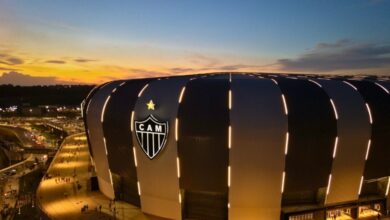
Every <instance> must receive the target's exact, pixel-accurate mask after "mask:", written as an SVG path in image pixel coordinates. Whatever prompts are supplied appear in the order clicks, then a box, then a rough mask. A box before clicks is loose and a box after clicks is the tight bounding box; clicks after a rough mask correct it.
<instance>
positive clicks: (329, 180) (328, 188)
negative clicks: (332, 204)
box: [326, 174, 332, 195]
mask: <svg viewBox="0 0 390 220" xmlns="http://www.w3.org/2000/svg"><path fill="white" fill-rule="evenodd" d="M331 181H332V174H329V179H328V187H327V188H326V195H328V194H329V190H330V183H331Z"/></svg>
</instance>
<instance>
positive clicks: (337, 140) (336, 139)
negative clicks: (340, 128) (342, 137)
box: [333, 137, 339, 158]
mask: <svg viewBox="0 0 390 220" xmlns="http://www.w3.org/2000/svg"><path fill="white" fill-rule="evenodd" d="M338 143H339V137H336V138H335V139H334V146H333V158H335V157H336V153H337V145H338Z"/></svg>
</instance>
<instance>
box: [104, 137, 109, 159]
mask: <svg viewBox="0 0 390 220" xmlns="http://www.w3.org/2000/svg"><path fill="white" fill-rule="evenodd" d="M103 144H104V149H105V151H106V155H108V151H107V145H106V138H105V137H103Z"/></svg>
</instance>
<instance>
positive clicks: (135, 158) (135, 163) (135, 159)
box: [133, 147, 138, 167]
mask: <svg viewBox="0 0 390 220" xmlns="http://www.w3.org/2000/svg"><path fill="white" fill-rule="evenodd" d="M133 154H134V165H135V167H137V166H138V162H137V154H136V153H135V147H133Z"/></svg>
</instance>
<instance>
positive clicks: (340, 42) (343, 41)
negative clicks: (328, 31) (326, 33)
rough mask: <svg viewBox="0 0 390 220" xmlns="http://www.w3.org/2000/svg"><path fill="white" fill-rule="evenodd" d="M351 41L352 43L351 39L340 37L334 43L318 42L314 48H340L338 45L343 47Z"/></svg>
mask: <svg viewBox="0 0 390 220" xmlns="http://www.w3.org/2000/svg"><path fill="white" fill-rule="evenodd" d="M351 43H352V40H350V39H341V40H338V41H336V42H335V43H325V42H320V43H318V44H317V46H316V49H323V48H340V47H345V46H347V45H350V44H351Z"/></svg>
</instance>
